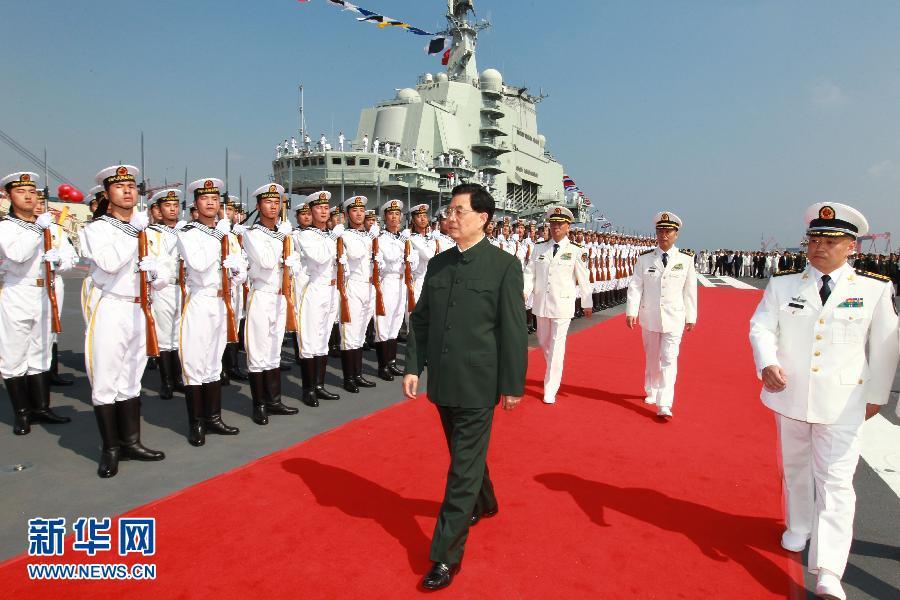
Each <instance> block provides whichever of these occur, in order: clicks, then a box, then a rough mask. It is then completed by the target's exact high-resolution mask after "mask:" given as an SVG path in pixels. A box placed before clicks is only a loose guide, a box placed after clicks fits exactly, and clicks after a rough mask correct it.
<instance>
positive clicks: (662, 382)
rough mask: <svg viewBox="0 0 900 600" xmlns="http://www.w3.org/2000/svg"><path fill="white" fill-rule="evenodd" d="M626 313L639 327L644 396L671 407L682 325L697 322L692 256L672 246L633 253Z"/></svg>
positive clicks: (652, 401) (695, 284)
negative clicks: (634, 261) (638, 253)
mask: <svg viewBox="0 0 900 600" xmlns="http://www.w3.org/2000/svg"><path fill="white" fill-rule="evenodd" d="M663 254H665V255H666V263H667V264H666V265H665V266H663ZM625 314H626V315H627V316H629V317H638V322H639V324H640V326H641V338H642V340H643V343H644V361H645V368H644V391H645V392H646V394H647V397H646V401H647V403H654V402H655V404H656V405H657V406H659V408H660V409H664V408H665V409H670V410H671V408H672V405H673V404H674V402H675V378H676V376H677V375H678V351H679V348H680V345H681V337H682V335H683V333H684V326H685V324H686V323H696V322H697V272H696V271H695V270H694V257H693V255H692V254H686V253H685V252H683V251H681V250H679V249H678V248H677V247H675V246H674V245H673V246H672V248H670V249H669V250H668V252H663V251H662V249H661V248H659V247H657V248H655V249H653V250H649V251H645V252H644V253H642V254H641V255H640V256H638V259H637V263H636V264H635V272H634V275H633V276H632V277H631V282H630V283H629V284H628V298H627V303H626V308H625Z"/></svg>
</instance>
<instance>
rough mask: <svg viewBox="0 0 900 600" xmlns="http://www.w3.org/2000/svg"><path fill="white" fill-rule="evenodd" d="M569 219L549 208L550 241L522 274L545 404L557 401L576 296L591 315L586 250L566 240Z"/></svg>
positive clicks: (558, 209)
mask: <svg viewBox="0 0 900 600" xmlns="http://www.w3.org/2000/svg"><path fill="white" fill-rule="evenodd" d="M572 219H573V215H572V211H570V210H569V209H568V208H566V207H564V206H551V207H550V209H549V210H548V211H547V220H548V221H549V222H550V239H549V240H548V241H546V242H543V243H540V244H537V245H536V246H535V248H534V256H533V257H532V260H531V262H530V263H529V264H528V266H527V267H526V268H525V273H524V298H528V297H529V296H531V295H532V294H533V295H534V300H533V302H534V304H533V308H532V310H533V311H534V315H535V316H536V317H537V337H538V343H539V344H540V346H541V351H542V352H543V353H544V359H545V360H546V362H547V370H546V373H545V374H544V397H543V401H544V403H545V404H553V403H555V402H556V393H557V392H558V391H559V385H560V381H561V380H562V372H563V360H564V359H565V355H566V334H567V333H568V331H569V323H570V322H571V321H572V315H574V314H575V299H576V297H578V298H581V299H582V302H583V306H585V307H586V308H585V311H584V312H585V314H586V315H587V316H588V317H590V316H591V309H590V307H591V303H590V298H591V288H590V281H589V280H588V271H587V251H586V250H585V249H584V247H582V246H580V245H578V244H576V243H574V242H571V241H569V237H568V234H569V226H570V223H571V222H572ZM523 310H524V306H523Z"/></svg>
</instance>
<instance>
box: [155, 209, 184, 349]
mask: <svg viewBox="0 0 900 600" xmlns="http://www.w3.org/2000/svg"><path fill="white" fill-rule="evenodd" d="M147 249H148V253H149V254H151V255H153V256H155V257H156V259H157V261H158V262H160V263H162V262H165V263H166V271H167V272H168V273H170V276H169V282H168V285H167V286H166V287H164V288H162V289H161V290H158V291H157V290H154V291H153V293H152V296H151V297H152V299H153V304H152V305H151V307H152V310H153V320H154V321H155V322H156V335H157V338H158V340H159V350H160V352H163V351H172V350H178V329H179V326H180V325H181V286H180V285H179V284H178V265H179V261H180V256H179V254H178V234H177V232H176V230H175V229H174V228H172V227H169V226H168V225H165V224H164V223H157V224H154V225H151V226H149V227H147Z"/></svg>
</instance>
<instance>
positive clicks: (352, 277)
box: [340, 196, 378, 350]
mask: <svg viewBox="0 0 900 600" xmlns="http://www.w3.org/2000/svg"><path fill="white" fill-rule="evenodd" d="M355 197H356V198H364V196H355ZM362 205H363V206H365V202H364V201H363V202H362ZM376 227H377V226H376ZM377 232H378V229H376V233H377ZM341 239H343V240H344V255H345V256H346V257H347V265H346V267H345V269H344V293H345V294H346V296H347V305H348V306H349V308H350V315H351V319H350V322H349V323H341V326H340V329H341V350H356V349H358V348H362V346H363V344H364V343H365V341H366V328H367V327H368V325H369V321H371V320H372V317H373V316H374V314H375V288H374V287H373V286H372V236H370V235H369V233H368V232H367V231H365V230H364V229H345V230H344V231H343V233H341Z"/></svg>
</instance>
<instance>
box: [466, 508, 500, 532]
mask: <svg viewBox="0 0 900 600" xmlns="http://www.w3.org/2000/svg"><path fill="white" fill-rule="evenodd" d="M498 510H499V509H497V508H495V509H493V510H486V511H484V512H476V513H475V514H474V515H472V518H471V519H470V520H469V527H472V526H473V525H475V524H476V523H478V521H480V520H481V519H482V518H484V519H490V518H491V517H493V516H494V515H496V514H497V511H498Z"/></svg>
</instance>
